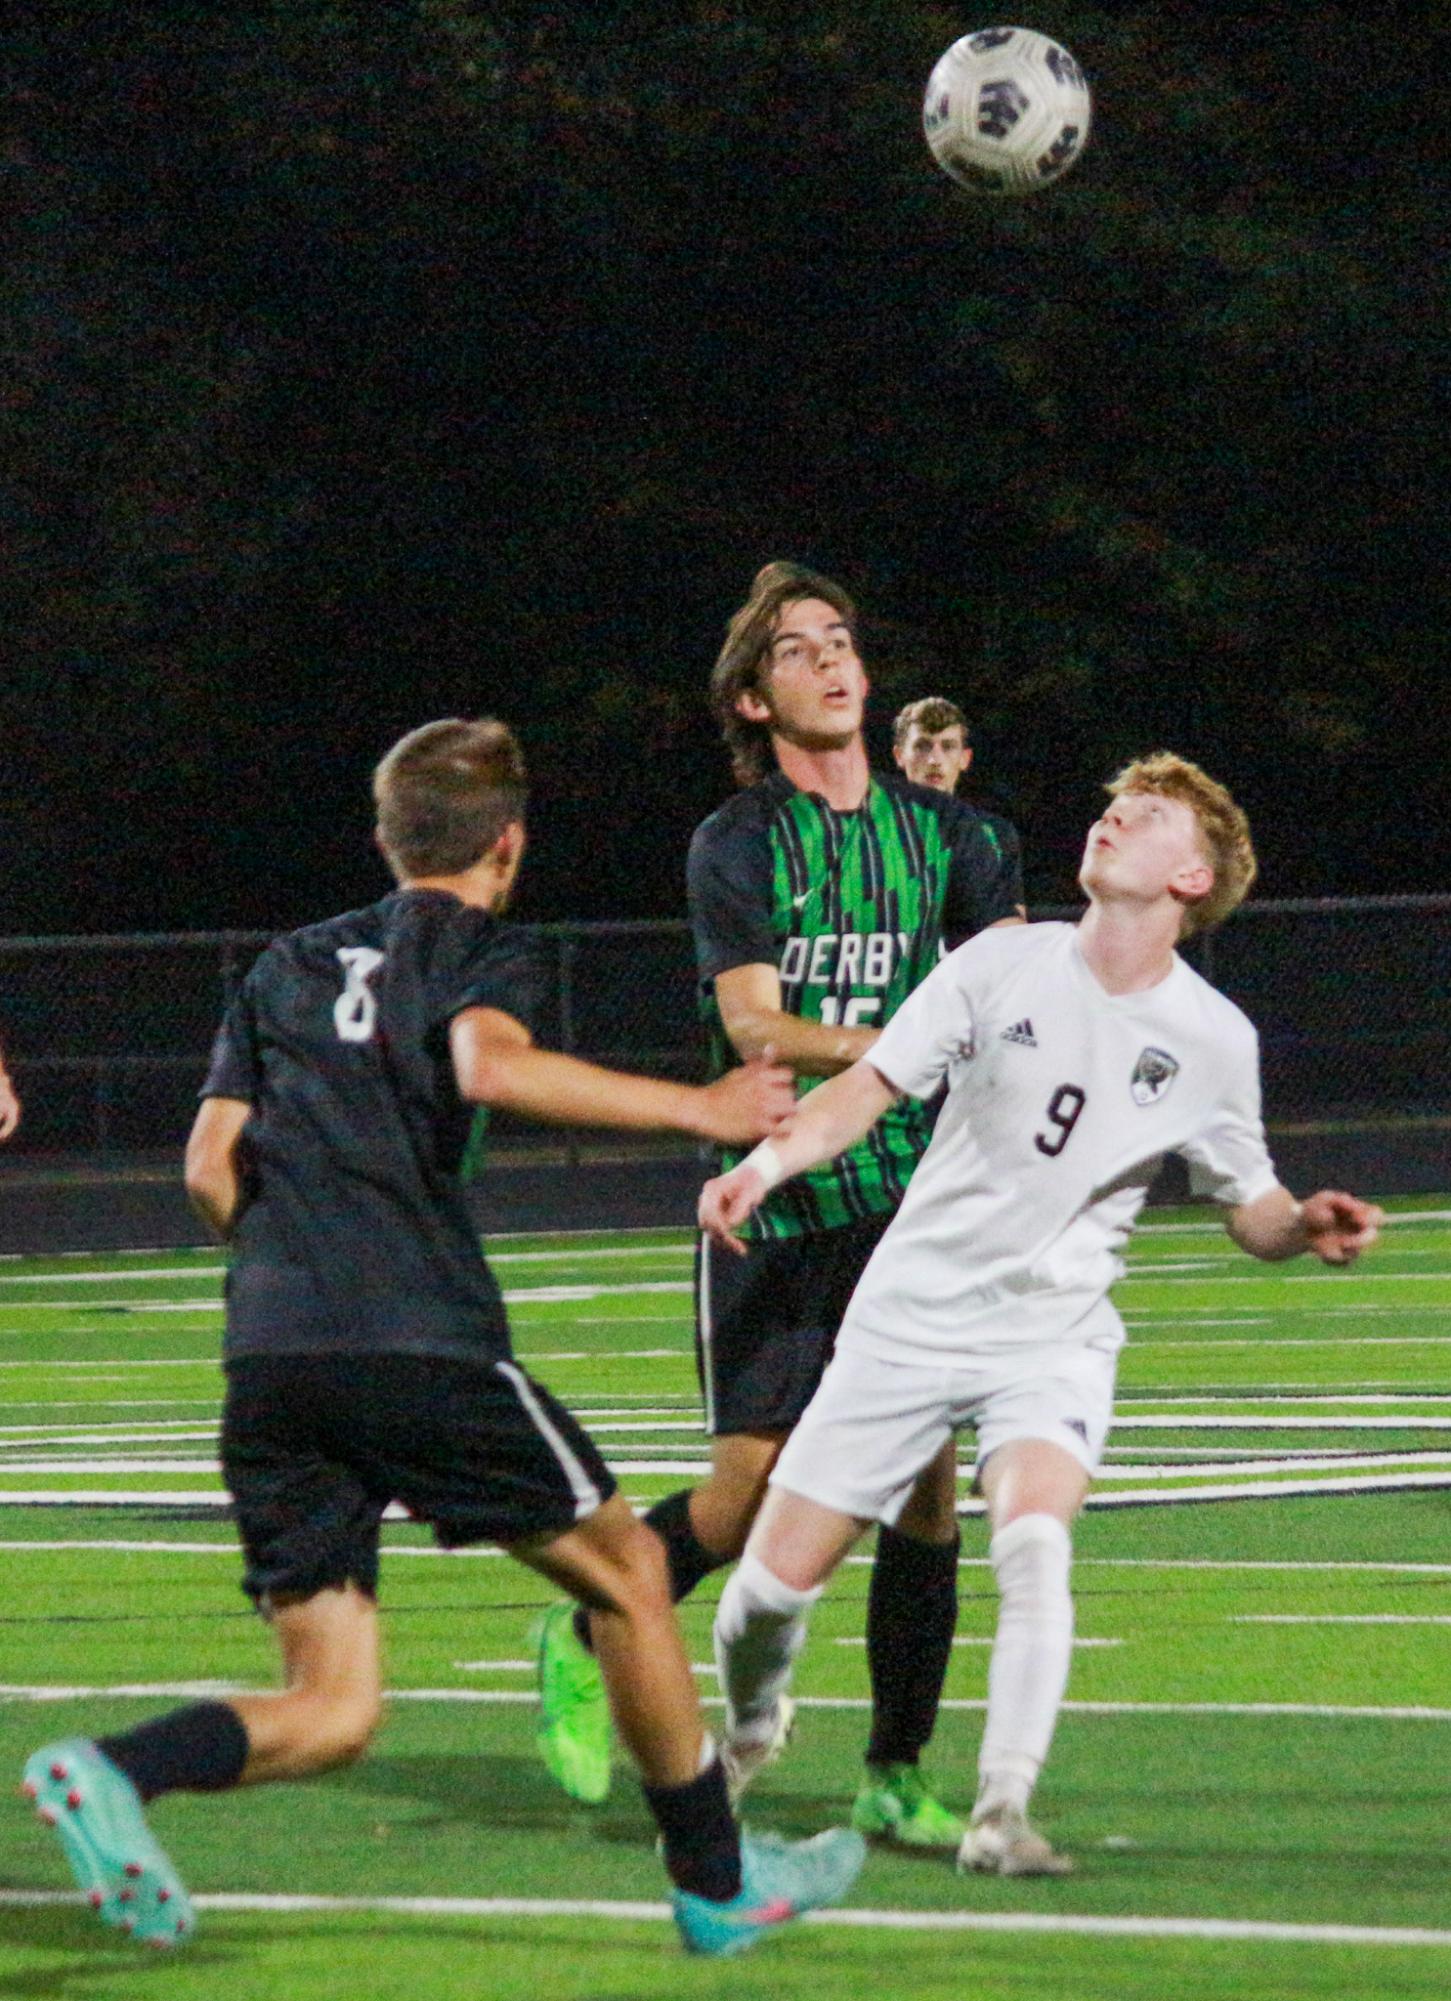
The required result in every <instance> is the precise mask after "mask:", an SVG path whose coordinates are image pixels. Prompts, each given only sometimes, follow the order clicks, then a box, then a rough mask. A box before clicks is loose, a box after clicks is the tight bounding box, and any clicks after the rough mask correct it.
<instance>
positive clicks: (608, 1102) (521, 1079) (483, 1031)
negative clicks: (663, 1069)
mask: <svg viewBox="0 0 1451 2001" xmlns="http://www.w3.org/2000/svg"><path fill="white" fill-rule="evenodd" d="M449 1044H450V1049H451V1052H452V1056H453V1068H454V1076H455V1079H456V1080H457V1083H458V1088H459V1095H460V1096H461V1097H463V1098H465V1099H467V1100H468V1101H469V1102H470V1103H472V1104H476V1105H489V1106H491V1107H492V1108H493V1109H494V1110H495V1111H510V1112H522V1113H524V1114H525V1115H526V1116H527V1117H529V1118H535V1119H546V1120H548V1121H549V1123H550V1124H551V1125H565V1126H610V1127H613V1128H615V1129H617V1130H624V1131H632V1132H687V1133H694V1134H695V1135H696V1136H697V1137H698V1138H700V1139H710V1140H718V1141H720V1142H721V1143H722V1144H724V1145H728V1146H729V1145H742V1144H746V1143H748V1142H749V1141H751V1140H756V1139H759V1138H760V1137H761V1135H762V1134H763V1133H768V1132H770V1130H771V1128H772V1127H773V1126H775V1125H776V1124H777V1123H778V1122H779V1121H780V1120H781V1119H782V1118H784V1117H785V1115H786V1113H787V1112H788V1111H789V1110H790V1109H791V1105H792V1103H793V1094H792V1086H791V1073H790V1071H789V1070H787V1069H784V1068H783V1067H782V1066H781V1065H780V1064H779V1063H777V1062H775V1061H774V1059H773V1057H772V1055H771V1053H770V1051H769V1050H768V1051H764V1052H763V1053H762V1054H761V1055H760V1056H759V1057H757V1058H755V1059H754V1060H753V1061H752V1062H750V1063H749V1064H747V1065H746V1066H745V1067H744V1068H743V1069H740V1070H732V1071H730V1072H729V1073H728V1075H726V1076H724V1077H720V1078H717V1080H716V1081H715V1083H713V1084H705V1085H695V1084H676V1083H672V1082H671V1081H670V1080H669V1079H667V1078H663V1077H634V1076H630V1075H628V1074H627V1073H626V1072H625V1071H623V1070H606V1069H604V1068H602V1066H601V1065H600V1064H598V1063H586V1062H583V1061H582V1060H581V1059H580V1058H579V1057H577V1056H564V1055H561V1054H560V1053H559V1052H558V1051H557V1050H553V1049H535V1048H534V1047H533V1045H532V1044H531V1042H530V1040H529V1036H528V1031H527V1030H526V1029H524V1028H523V1027H522V1026H521V1025H520V1024H519V1023H518V1022H517V1021H515V1020H514V1018H513V1017H512V1015H507V1014H504V1013H502V1012H501V1011H500V1010H498V1009H497V1008H487V1007H471V1008H466V1009H465V1010H464V1011H463V1012H462V1013H461V1014H458V1015H456V1016H455V1017H454V1020H453V1024H452V1026H451V1028H450V1031H449Z"/></svg>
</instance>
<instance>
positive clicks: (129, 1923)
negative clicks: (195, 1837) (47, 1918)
mask: <svg viewBox="0 0 1451 2001" xmlns="http://www.w3.org/2000/svg"><path fill="white" fill-rule="evenodd" d="M22 1790H23V1791H24V1793H25V1795H26V1797H27V1798H28V1799H31V1800H33V1801H34V1802H35V1810H36V1813H37V1814H38V1815H39V1816H40V1818H41V1819H42V1820H43V1821H44V1822H45V1824H46V1826H47V1827H49V1828H51V1829H53V1830H54V1832H55V1835H56V1838H57V1839H58V1840H59V1842H60V1845H61V1847H62V1848H63V1849H64V1850H65V1856H66V1860H67V1862H69V1863H70V1865H71V1873H72V1874H73V1875H74V1877H75V1879H76V1881H77V1882H78V1883H79V1884H80V1886H81V1888H82V1889H83V1890H84V1891H85V1893H86V1901H87V1902H88V1903H89V1904H90V1906H91V1909H92V1910H93V1911H94V1912H95V1913H96V1915H97V1917H98V1918H99V1919H100V1920H101V1923H102V1924H105V1925H115V1926H116V1927H117V1928H118V1930H120V1931H123V1932H126V1933H127V1934H128V1935H129V1936H130V1937H131V1938H133V1939H135V1940H136V1941H137V1943H138V1944H139V1945H151V1946H174V1945H180V1944H181V1943H182V1942H183V1941H184V1940H185V1939H187V1938H189V1937H190V1935H191V1933H192V1932H193V1931H194V1930H195V1928H196V1919H195V1917H194V1916H193V1915H192V1908H191V1899H190V1897H188V1895H187V1893H186V1887H185V1885H184V1884H183V1882H182V1880H181V1878H180V1877H179V1876H178V1875H177V1873H176V1871H175V1869H174V1868H173V1867H172V1865H171V1863H170V1862H169V1861H168V1859H167V1857H166V1855H165V1854H164V1853H163V1851H162V1850H161V1849H160V1848H159V1847H158V1846H157V1844H156V1840H155V1838H154V1836H153V1835H152V1832H151V1830H150V1828H149V1827H148V1826H147V1825H146V1816H145V1814H144V1813H143V1812H142V1809H141V1799H140V1795H139V1794H138V1793H137V1791H136V1788H135V1787H134V1786H133V1785H132V1783H131V1781H130V1780H129V1779H128V1778H127V1776H126V1774H125V1773H124V1772H123V1771H121V1770H120V1769H119V1768H118V1767H117V1766H115V1765H113V1764H112V1763H111V1760H110V1759H109V1758H108V1757H106V1756H105V1754H104V1753H103V1752H101V1751H99V1750H97V1748H96V1746H95V1745H94V1744H93V1743H92V1742H91V1741H90V1739H89V1738H87V1737H68V1738H66V1739H64V1740H63V1741H62V1742H61V1743H59V1744H47V1745H46V1746H45V1747H44V1749H42V1750H39V1751H36V1752H35V1753H34V1754H33V1756H32V1757H31V1758H30V1759H29V1760H28V1761H27V1763H26V1767H25V1776H24V1780H23V1784H22Z"/></svg>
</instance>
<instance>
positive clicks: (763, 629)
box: [710, 562, 857, 785]
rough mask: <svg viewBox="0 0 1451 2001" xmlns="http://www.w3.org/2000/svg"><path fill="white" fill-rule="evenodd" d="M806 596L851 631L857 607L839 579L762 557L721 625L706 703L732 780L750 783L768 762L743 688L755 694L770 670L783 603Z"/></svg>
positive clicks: (765, 734)
mask: <svg viewBox="0 0 1451 2001" xmlns="http://www.w3.org/2000/svg"><path fill="white" fill-rule="evenodd" d="M808 599H815V600H818V601H819V602H820V603H822V604H826V605H830V606H831V607H832V609H833V610H834V611H836V612H837V613H839V614H840V617H841V621H842V623H843V624H844V625H845V626H846V628H847V630H848V632H849V633H850V634H851V636H852V639H853V642H854V641H855V637H856V628H857V611H856V605H855V604H854V603H853V602H852V599H851V597H850V596H849V595H848V593H847V592H846V591H844V590H843V589H842V587H841V585H840V584H838V583H834V582H833V581H832V579H831V578H830V577H824V576H822V575H821V574H820V572H819V571H816V570H808V569H807V568H806V567H805V565H804V564H801V563H785V562H776V563H767V564H766V565H765V567H764V568H763V569H760V570H758V571H757V572H756V576H755V580H754V581H753V583H752V585H751V594H750V596H749V597H748V598H747V599H746V601H745V603H744V604H743V605H742V606H741V608H740V610H739V611H737V612H736V613H735V615H734V617H733V618H732V619H731V621H730V624H729V625H728V626H727V627H726V636H725V644H724V645H723V646H722V648H721V650H720V655H719V657H718V658H717V660H716V663H715V667H714V669H713V671H712V673H711V677H710V700H711V707H712V708H713V709H714V710H715V713H716V716H717V718H718V720H719V722H720V726H721V734H722V735H723V736H724V738H725V740H726V746H727V748H728V749H729V751H730V753H731V766H732V769H733V770H734V772H735V775H736V778H737V780H738V782H739V783H740V784H742V785H754V784H756V783H757V782H758V781H759V780H760V779H762V778H764V777H765V776H766V774H767V773H768V772H769V771H770V770H771V768H772V763H773V759H772V752H771V730H770V725H769V724H768V723H767V722H764V721H757V720H753V719H752V718H750V717H748V716H744V715H742V714H741V711H740V706H739V704H740V699H741V696H742V695H745V694H755V695H760V694H761V693H762V692H763V688H764V684H765V681H766V679H767V678H768V676H769V673H770V666H771V640H772V638H773V637H774V635H775V632H776V628H777V626H778V625H779V623H780V620H781V614H782V612H783V611H785V609H786V607H787V606H788V605H793V604H802V603H805V602H806V601H807V600H808Z"/></svg>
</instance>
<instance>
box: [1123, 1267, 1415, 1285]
mask: <svg viewBox="0 0 1451 2001" xmlns="http://www.w3.org/2000/svg"><path fill="white" fill-rule="evenodd" d="M1159 1269H1162V1268H1161V1267H1160V1268H1156V1267H1153V1266H1144V1265H1133V1266H1131V1267H1130V1268H1129V1270H1128V1271H1127V1272H1126V1273H1125V1275H1124V1277H1123V1278H1121V1279H1120V1280H1119V1284H1120V1285H1134V1284H1142V1283H1144V1282H1145V1281H1149V1282H1151V1283H1152V1282H1154V1281H1156V1280H1157V1279H1158V1276H1159ZM1446 1278H1447V1274H1446V1273H1445V1272H1443V1271H1361V1270H1358V1269H1357V1270H1355V1271H1337V1272H1328V1271H1327V1272H1318V1271H1305V1272H1293V1271H1289V1272H1276V1273H1275V1275H1274V1277H1273V1279H1267V1277H1266V1275H1265V1274H1264V1273H1262V1272H1255V1271H1216V1272H1215V1273H1214V1276H1213V1281H1212V1282H1213V1283H1214V1284H1215V1285H1265V1284H1267V1283H1268V1284H1274V1285H1335V1286H1352V1285H1444V1284H1445V1283H1446ZM1204 1282H1205V1281H1204V1277H1203V1275H1202V1274H1200V1275H1199V1276H1196V1277H1186V1278H1176V1277H1174V1276H1172V1275H1171V1276H1169V1277H1167V1278H1165V1279H1163V1280H1162V1283H1163V1284H1164V1285H1203V1284H1204Z"/></svg>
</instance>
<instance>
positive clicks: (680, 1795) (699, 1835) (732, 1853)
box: [644, 1758, 741, 1904]
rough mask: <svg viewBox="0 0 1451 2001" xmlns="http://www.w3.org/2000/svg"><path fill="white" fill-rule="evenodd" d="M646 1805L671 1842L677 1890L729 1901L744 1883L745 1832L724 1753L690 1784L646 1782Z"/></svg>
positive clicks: (669, 1865) (669, 1862) (668, 1859)
mask: <svg viewBox="0 0 1451 2001" xmlns="http://www.w3.org/2000/svg"><path fill="white" fill-rule="evenodd" d="M644 1792H645V1804H646V1805H647V1806H648V1807H649V1809H650V1811H651V1813H653V1814H654V1816H655V1823H656V1825H657V1826H658V1828H659V1829H660V1833H661V1837H662V1838H663V1840H664V1843H665V1867H666V1869H667V1870H668V1871H669V1874H670V1880H671V1882H672V1883H674V1884H675V1886H676V1887H677V1889H681V1890H693V1891H694V1892H695V1894H696V1896H698V1897H710V1898H711V1899H712V1900H713V1901H714V1902H716V1903H720V1904H723V1903H726V1902H727V1901H728V1900H729V1899H730V1898H731V1897H734V1896H736V1895H737V1894H738V1893H739V1891H740V1887H741V1831H740V1829H739V1828H738V1827H737V1826H736V1823H735V1817H734V1815H733V1814H732V1813H731V1802H730V1795H729V1793H727V1791H726V1780H725V1768H724V1766H723V1765H722V1764H721V1761H720V1759H719V1758H712V1759H711V1761H710V1764H709V1765H708V1766H707V1767H706V1769H705V1770H704V1771H703V1772H702V1773H701V1774H700V1777H699V1778H698V1779H692V1780H691V1781H690V1784H689V1785H686V1786H646V1787H645V1788H644Z"/></svg>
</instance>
